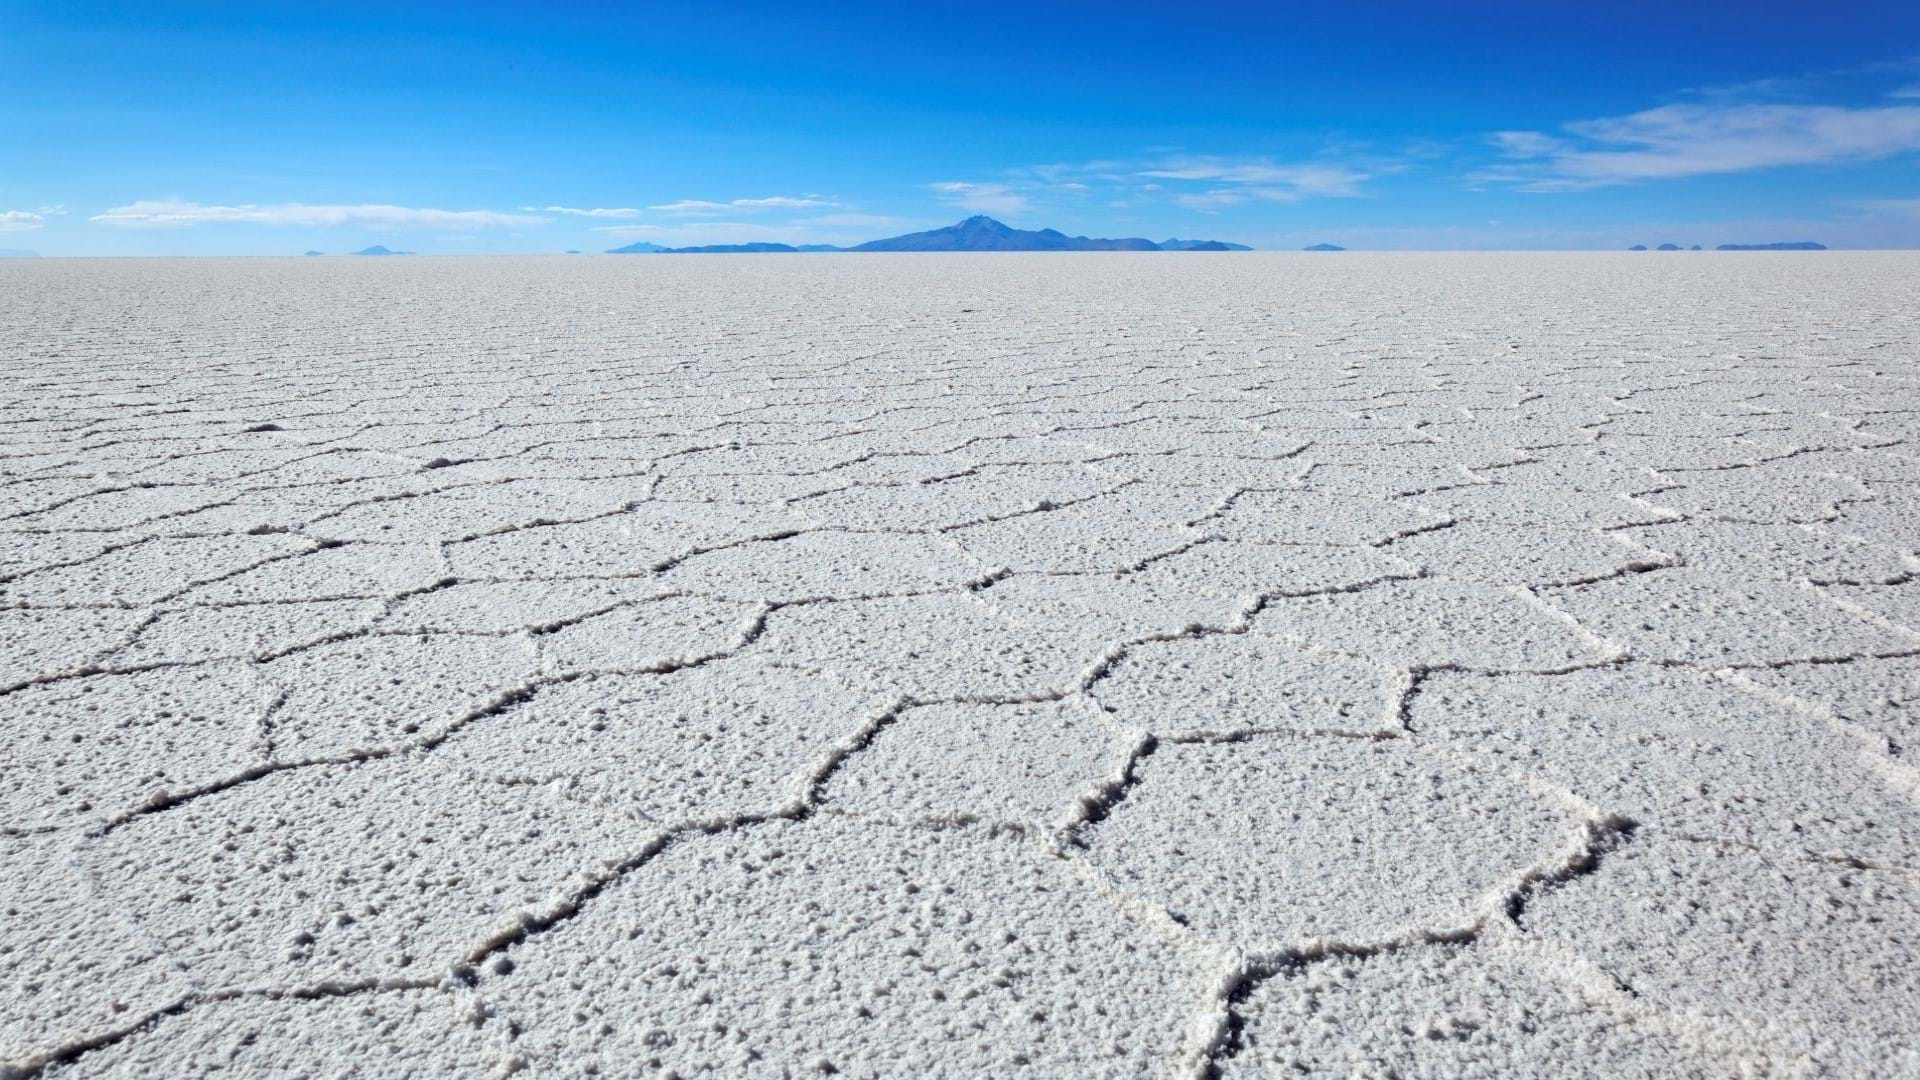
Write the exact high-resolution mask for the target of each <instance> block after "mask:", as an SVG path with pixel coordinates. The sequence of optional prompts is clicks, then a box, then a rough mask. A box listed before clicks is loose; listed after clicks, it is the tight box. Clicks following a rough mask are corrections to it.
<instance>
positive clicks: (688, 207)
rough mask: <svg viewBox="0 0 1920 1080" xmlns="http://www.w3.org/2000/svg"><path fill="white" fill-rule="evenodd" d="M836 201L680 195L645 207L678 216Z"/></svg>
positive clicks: (807, 197)
mask: <svg viewBox="0 0 1920 1080" xmlns="http://www.w3.org/2000/svg"><path fill="white" fill-rule="evenodd" d="M839 205H840V204H839V203H837V202H834V201H833V200H832V199H827V198H823V197H822V196H819V195H801V196H794V195H769V196H767V197H765V198H761V199H731V200H729V201H727V202H714V201H712V200H710V199H681V200H679V201H677V202H670V203H661V204H659V205H657V206H649V207H647V209H649V210H652V211H654V212H655V213H660V214H675V215H678V216H682V217H707V216H717V215H720V214H731V213H734V212H736V211H740V210H746V211H749V212H751V211H755V210H776V209H777V210H815V209H828V208H832V207H837V206H839Z"/></svg>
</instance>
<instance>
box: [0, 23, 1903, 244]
mask: <svg viewBox="0 0 1920 1080" xmlns="http://www.w3.org/2000/svg"><path fill="white" fill-rule="evenodd" d="M815 6H816V5H804V4H791V3H785V4H731V5H722V4H714V5H704V4H698V5H697V4H686V5H674V6H660V7H648V8H637V9H634V10H626V11H620V10H614V9H607V10H591V9H587V8H585V7H583V6H580V5H574V4H564V3H553V4H548V5H544V6H540V7H534V6H532V5H516V7H517V8H518V9H519V10H507V9H499V10H486V9H484V8H483V7H481V6H473V7H468V6H453V5H448V6H444V7H440V6H437V5H433V4H424V3H423V4H413V5H408V4H396V3H388V4H384V5H380V6H352V5H329V6H326V7H324V8H323V7H322V6H320V5H314V6H312V7H311V8H310V9H307V10H304V11H302V10H284V11H283V10H278V9H277V7H276V6H274V5H222V4H196V5H192V6H180V7H174V6H170V5H158V4H148V5H141V4H124V3H123V4H98V5H95V4H86V3H51V2H47V3H27V4H20V3H16V2H13V0H0V26H4V27H5V30H4V32H0V132H4V133H5V134H4V136H0V248H15V247H18V248H30V249H36V250H39V251H41V252H43V253H46V254H146V253H155V254H160V253H208V254H213V253H296V252H299V251H301V250H303V249H307V248H316V249H320V250H325V251H344V250H349V249H351V248H356V247H360V246H364V245H366V244H369V243H374V242H380V243H385V244H387V245H389V246H393V247H405V248H411V249H416V250H422V251H449V252H451V251H556V250H561V249H566V248H580V249H585V250H599V249H603V248H606V247H611V246H614V245H615V244H618V243H622V242H625V241H626V240H628V239H651V240H656V241H660V242H666V243H697V242H715V241H719V242H725V241H736V240H756V239H770V240H787V241H793V242H806V241H828V242H840V241H856V240H862V239H870V238H873V237H877V236H885V235H890V234H892V233H897V232H904V231H908V230H911V229H915V228H923V227H927V226H931V225H938V224H946V223H948V222H951V221H953V220H955V219H957V218H959V217H962V216H965V215H966V214H968V213H973V212H976V211H978V212H986V213H991V214H993V215H994V216H996V217H999V218H1001V219H1003V220H1005V221H1007V222H1009V223H1011V224H1014V225H1019V226H1024V227H1040V226H1047V225H1051V226H1054V227H1058V228H1061V229H1065V230H1067V231H1069V232H1076V233H1078V232H1085V233H1090V234H1094V235H1107V236H1120V235H1144V236H1148V237H1151V238H1154V239H1163V238H1165V237H1167V236H1171V235H1178V236H1183V237H1195V236H1198V237H1215V238H1223V239H1233V240H1243V241H1247V242H1251V243H1254V244H1257V245H1260V246H1271V247H1298V246H1301V245H1302V244H1305V243H1310V242H1314V241H1318V240H1329V241H1333V242H1336V243H1342V244H1346V245H1347V246H1350V247H1355V248H1376V247H1391V248H1403V247H1414V248H1449V247H1572V248H1582V247H1602V248H1611V247H1622V246H1625V245H1626V244H1629V243H1635V242H1643V243H1647V244H1650V245H1651V244H1656V243H1659V242H1661V241H1666V240H1672V241H1676V242H1680V243H1685V244H1691V243H1702V244H1707V245H1709V246H1711V245H1712V244H1714V243H1718V242H1723V241H1729V240H1733V241H1761V240H1781V239H1803V238H1806V239H1818V240H1825V241H1826V242H1828V243H1832V244H1835V245H1846V246H1899V247H1920V4H1916V3H1914V2H1913V0H1907V2H1904V3H1885V4H1881V3H1872V2H1864V3H1851V2H1850V3H1847V4H1844V5H1837V6H1836V5H1833V4H1819V5H1812V4H1809V5H1799V4H1791V5H1789V4H1755V3H1746V4H1738V5H1736V4H1724V5H1723V4H1711V3H1709V4H1686V3H1674V2H1672V0H1667V2H1663V3H1659V4H1632V3H1625V4H1622V3H1608V4H1593V3H1584V4H1579V5H1574V4H1554V3H1538V2H1536V3H1527V4H1513V5H1483V6H1480V7H1479V8H1478V10H1477V11H1470V10H1469V8H1470V7H1471V5H1460V4H1453V3H1424V4H1417V3H1406V4H1392V5H1388V4H1379V5H1369V4H1354V5H1334V4H1318V3H1316V4H1302V5H1296V6H1295V7H1296V10H1286V9H1285V8H1284V7H1283V6H1281V5H1270V4H1261V5H1245V6H1242V5H1234V4H1226V5H1221V4H1215V5H1208V4H1195V3H1188V4H1172V3H1167V4H1151V5H1147V4H1113V3H1103V4H1049V3H1044V2H1028V3H1021V4H1007V5H1001V4H994V3H986V2H975V3H970V4H964V5H955V4H942V3H921V4H917V5H895V4H875V5H872V6H871V7H870V8H869V9H867V10H862V5H857V4H845V5H839V6H837V10H836V11H835V12H834V13H831V14H823V13H821V12H819V11H810V10H808V9H809V8H811V7H815ZM817 6H818V7H820V8H825V7H827V5H817ZM901 8H906V9H908V10H900V9H901ZM1503 133H1504V134H1503ZM584 211H595V213H591V214H589V213H585V212H584Z"/></svg>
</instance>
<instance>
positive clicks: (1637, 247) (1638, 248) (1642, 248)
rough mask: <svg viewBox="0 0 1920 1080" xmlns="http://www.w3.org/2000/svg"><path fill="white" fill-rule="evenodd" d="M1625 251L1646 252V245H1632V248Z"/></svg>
mask: <svg viewBox="0 0 1920 1080" xmlns="http://www.w3.org/2000/svg"><path fill="white" fill-rule="evenodd" d="M1627 250H1628V251H1645V250H1647V245H1645V244H1635V245H1633V246H1632V247H1630V248H1628V249H1627Z"/></svg>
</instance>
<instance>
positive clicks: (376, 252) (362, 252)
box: [354, 244, 413, 255]
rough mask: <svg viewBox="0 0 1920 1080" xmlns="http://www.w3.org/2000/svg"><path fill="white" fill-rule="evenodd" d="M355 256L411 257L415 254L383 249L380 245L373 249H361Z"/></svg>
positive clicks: (374, 246)
mask: <svg viewBox="0 0 1920 1080" xmlns="http://www.w3.org/2000/svg"><path fill="white" fill-rule="evenodd" d="M354 254H355V255H411V254H413V252H411V251H393V250H391V249H389V248H385V247H381V246H380V245H379V244H375V245H373V246H372V247H364V248H361V249H360V250H359V251H356V252H354Z"/></svg>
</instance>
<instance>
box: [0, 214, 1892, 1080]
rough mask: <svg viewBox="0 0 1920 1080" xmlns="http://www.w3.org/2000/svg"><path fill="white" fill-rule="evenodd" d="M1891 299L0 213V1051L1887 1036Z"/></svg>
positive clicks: (622, 1061)
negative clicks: (453, 239) (25, 247)
mask: <svg viewBox="0 0 1920 1080" xmlns="http://www.w3.org/2000/svg"><path fill="white" fill-rule="evenodd" d="M1915 295H1920V260H1916V259H1915V258H1914V257H1913V256H1911V255H1907V254H1901V253H1869V252H1858V253H1855V252H1837V251H1835V252H1820V253H1817V254H1815V255H1810V256H1798V255H1792V254H1783V255H1779V256H1772V255H1769V256H1763V257H1756V258H1737V257H1721V256H1715V255H1702V256H1699V257H1696V258H1690V259H1686V260H1669V261H1655V262H1645V261H1642V262H1638V263H1636V264H1635V272H1634V273H1633V274H1625V273H1621V272H1620V264H1619V263H1618V259H1617V257H1609V256H1603V255H1593V256H1582V255H1549V254H1538V255H1475V256H1471V257H1465V256H1459V257H1455V256H1437V255H1412V254H1409V255H1390V254H1384V253H1381V254H1371V255H1367V256H1363V257H1341V258H1338V259H1334V260H1331V261H1329V260H1328V259H1324V258H1317V257H1313V258H1309V257H1304V256H1298V257H1296V256H1288V255H1281V254H1273V255H1265V254H1252V255H1244V256H1239V255H1236V256H1230V257H1219V258H1215V257H1211V256H1194V257H1185V256H1179V257H1175V256H1163V255H1153V254H1145V255H1132V254H1125V253H1120V254H1102V255H1094V256H1080V255H1073V254H1064V255H1048V256H1021V255H1008V256H998V255H966V256H953V257H945V256H938V255H933V256H899V257H894V256H872V257H852V256H848V257H839V256H806V255H801V256H771V257H767V258H764V259H762V258H756V257H746V256H740V257H728V258H713V259H696V258H686V259H680V258H671V257H655V258H647V259H568V260H559V259H518V258H506V257H502V258H489V259H458V258H455V259H436V258H415V259H408V260H347V259H338V260H325V259H313V260H294V261H292V262H279V261H275V260H240V261H225V260H178V261H169V262H154V261H146V260H51V259H50V260H37V261H22V260H7V261H0V309H4V311H5V313H6V317H5V318H0V381H4V382H5V384H6V392H5V400H6V402H7V413H6V417H5V423H3V424H0V488H4V489H5V493H6V494H5V497H4V498H0V731H4V732H5V735H6V738H5V739H4V740H0V743H3V744H4V745H0V881H4V882H5V884H4V885H0V1076H5V1077H15V1076H19V1077H23V1078H24V1077H31V1076H46V1077H56V1076H57V1077H83V1076H85V1077H91V1076H133V1075H143V1076H144V1075H155V1076H168V1077H199V1076H211V1075H231V1076H265V1077H293V1076H349V1075H352V1076H367V1077H377V1078H384V1077H401V1076H417V1075H462V1076H506V1075H516V1074H521V1073H524V1074H526V1075H529V1076H578V1075H602V1076H644V1075H656V1074H657V1075H660V1076H675V1075H677V1076H777V1077H794V1076H815V1075H844V1076H860V1077H869V1076H899V1075H913V1074H926V1075H930V1076H1021V1077H1034V1078H1052V1077H1074V1078H1078V1077H1101V1076H1114V1077H1136V1076H1171V1077H1183V1078H1192V1077H1204V1076H1220V1077H1228V1078H1237V1077H1243V1076H1254V1075H1281V1074H1293V1073H1298V1072H1305V1073H1308V1074H1326V1075H1370V1076H1371V1075H1379V1076H1432V1077H1460V1076H1486V1077H1506V1076H1521V1075H1540V1076H1594V1077H1620V1076H1646V1077H1654V1076H1659V1077H1665V1076H1700V1077H1719V1076H1849V1077H1851V1076H1863V1077H1905V1076H1912V1075H1914V1074H1915V1070H1916V1069H1920V1059H1916V1058H1915V1057H1914V1051H1913V1047H1914V1046H1915V1045H1916V1031H1917V1030H1920V1025H1916V1022H1915V1020H1914V1018H1915V1017H1916V1016H1920V997H1916V994H1920V990H1917V989H1916V983H1915V979H1914V975H1913V972H1914V971H1915V970H1916V967H1920V965H1916V963H1915V960H1914V956H1915V951H1916V942H1920V915H1916V912H1917V911H1920V907H1916V904H1915V900H1914V889H1915V883H1916V881H1920V878H1916V874H1920V809H1917V807H1920V764H1916V758H1915V755H1916V747H1920V719H1917V717H1920V373H1916V369H1915V366H1914V358H1915V357H1916V356H1920V324H1916V323H1915V322H1914V321H1913V319H1912V318H1911V316H1910V315H1909V314H1908V312H1909V311H1910V309H1911V308H1912V306H1913V304H1912V297H1913V296H1915Z"/></svg>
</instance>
